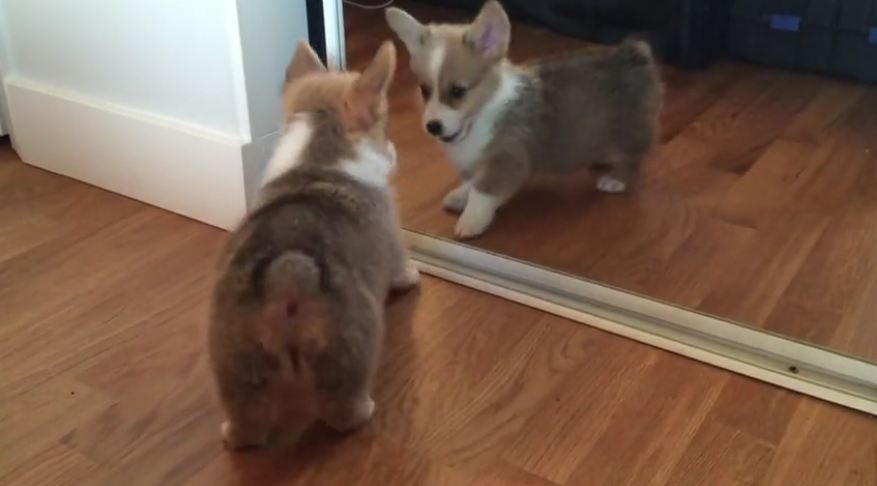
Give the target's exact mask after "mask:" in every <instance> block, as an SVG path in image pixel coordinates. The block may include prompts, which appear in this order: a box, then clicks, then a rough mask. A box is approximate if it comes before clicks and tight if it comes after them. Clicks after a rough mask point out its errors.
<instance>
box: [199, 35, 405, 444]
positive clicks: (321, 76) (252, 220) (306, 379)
mask: <svg viewBox="0 0 877 486" xmlns="http://www.w3.org/2000/svg"><path fill="white" fill-rule="evenodd" d="M394 66H395V56H394V51H393V48H392V45H391V44H385V45H384V46H383V47H382V49H381V50H380V51H379V53H378V55H377V56H376V59H375V61H374V62H373V63H372V65H371V66H369V68H368V69H366V70H365V71H364V72H363V74H362V75H358V74H356V73H328V72H326V71H325V69H324V68H323V67H322V65H321V64H320V63H319V60H318V59H317V58H316V55H314V54H313V52H312V51H311V50H310V49H309V48H307V47H305V46H302V47H300V48H299V51H298V52H297V54H296V58H295V60H294V61H293V63H292V64H291V65H290V68H289V71H288V74H287V75H288V81H289V83H290V84H289V85H288V86H287V89H286V93H285V105H286V115H287V117H286V119H287V125H286V130H287V133H285V134H284V140H285V142H284V143H285V145H284V143H282V144H281V147H282V150H281V149H278V151H277V155H276V157H275V158H274V159H272V170H271V172H270V173H269V178H268V180H267V181H266V185H265V186H264V187H263V188H262V190H261V191H260V197H259V203H258V204H257V206H256V207H255V209H254V210H253V211H252V212H251V213H250V214H248V215H247V217H246V218H245V220H244V221H243V223H242V224H241V226H240V227H239V228H238V229H237V230H236V231H234V232H233V233H232V235H231V236H230V238H229V241H228V244H227V248H226V251H225V253H224V255H223V257H222V258H221V259H220V262H219V271H220V276H219V278H218V279H217V282H216V286H215V289H214V293H213V299H212V301H211V316H210V327H209V348H210V349H209V351H210V357H211V362H212V365H213V370H214V374H215V377H216V382H217V385H218V389H219V395H220V398H221V402H222V405H223V408H224V410H225V412H226V415H227V417H228V422H227V423H226V424H225V425H224V426H223V428H222V431H223V437H224V439H225V441H226V444H227V445H228V446H230V447H232V448H239V447H247V446H260V445H264V444H265V443H266V442H267V440H268V437H269V434H270V433H271V432H272V431H273V430H274V429H275V428H277V426H278V425H279V423H280V422H281V421H286V420H290V419H298V421H302V422H308V421H310V420H312V419H315V418H316V419H322V420H323V421H325V422H326V423H328V424H329V425H331V426H333V427H335V428H338V429H344V430H346V429H349V428H351V427H355V426H357V425H359V424H361V423H362V422H364V421H365V420H367V419H368V418H369V417H370V415H371V413H372V410H373V408H374V403H373V402H372V400H371V398H370V387H371V380H372V375H373V373H374V370H375V367H376V364H377V354H378V351H379V349H380V340H381V336H382V334H383V307H382V305H383V302H384V299H385V297H386V295H387V293H388V292H389V290H390V289H391V288H392V287H393V286H394V285H397V283H402V282H404V283H406V284H407V283H410V282H412V276H411V274H410V269H411V267H410V265H409V263H408V261H407V257H406V254H405V250H404V247H403V245H402V242H401V240H400V238H399V232H398V224H397V221H396V216H395V210H394V208H393V201H392V192H391V191H390V189H389V180H388V179H389V176H390V175H391V173H392V167H393V166H394V164H395V150H394V149H393V148H392V145H391V144H390V142H389V140H388V139H387V136H386V125H387V120H386V116H387V114H386V92H387V89H388V87H389V83H390V80H391V78H392V72H393V69H394ZM287 158H294V159H295V160H287Z"/></svg>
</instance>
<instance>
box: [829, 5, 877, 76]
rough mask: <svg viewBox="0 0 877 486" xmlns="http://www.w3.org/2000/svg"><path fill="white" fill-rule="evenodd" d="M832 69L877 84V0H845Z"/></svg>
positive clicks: (838, 27) (842, 6)
mask: <svg viewBox="0 0 877 486" xmlns="http://www.w3.org/2000/svg"><path fill="white" fill-rule="evenodd" d="M831 71H832V72H834V73H837V74H839V75H843V76H848V77H853V78H856V79H860V80H862V81H867V82H869V83H877V0H844V1H843V2H842V3H841V6H840V13H839V14H838V23H837V36H836V39H835V49H834V55H833V56H832V60H831Z"/></svg>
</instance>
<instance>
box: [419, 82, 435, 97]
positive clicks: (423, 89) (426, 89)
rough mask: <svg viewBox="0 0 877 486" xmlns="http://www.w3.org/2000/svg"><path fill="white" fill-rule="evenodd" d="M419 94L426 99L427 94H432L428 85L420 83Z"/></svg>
mask: <svg viewBox="0 0 877 486" xmlns="http://www.w3.org/2000/svg"><path fill="white" fill-rule="evenodd" d="M420 94H422V95H423V99H425V100H428V99H429V96H430V95H431V94H432V90H431V89H430V88H429V86H427V85H425V84H421V85H420Z"/></svg>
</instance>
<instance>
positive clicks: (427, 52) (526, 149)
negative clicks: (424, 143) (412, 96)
mask: <svg viewBox="0 0 877 486" xmlns="http://www.w3.org/2000/svg"><path fill="white" fill-rule="evenodd" d="M387 20H388V22H389V23H390V26H391V28H393V30H394V31H395V32H396V33H397V34H398V35H399V37H400V39H402V40H403V41H404V43H405V45H406V47H407V48H408V50H409V52H410V53H411V68H412V70H413V71H414V73H415V74H416V75H417V77H418V79H419V80H420V83H421V84H422V85H424V88H425V89H424V93H425V95H426V96H425V97H426V98H427V99H426V100H425V104H424V105H425V111H424V124H428V123H430V122H431V121H432V122H436V121H438V122H440V125H441V127H442V128H443V130H442V132H441V133H439V134H436V135H437V136H441V137H442V138H443V140H444V141H445V142H446V143H445V144H444V147H445V149H446V151H447V152H448V155H449V158H450V159H451V161H452V162H453V163H454V165H455V166H456V168H457V171H458V173H459V175H460V177H461V178H462V179H463V185H461V187H460V188H458V189H455V190H454V191H453V192H452V193H450V194H449V195H448V197H447V198H446V199H445V207H446V208H448V209H450V210H453V211H462V213H463V214H462V216H461V219H460V221H458V224H457V229H456V234H457V236H458V237H463V238H466V237H472V236H477V235H478V234H481V233H482V232H483V231H484V230H486V229H487V226H488V225H489V224H490V221H491V220H492V217H493V212H494V211H495V210H496V209H497V208H498V207H499V206H501V205H502V204H503V203H505V202H506V201H507V200H508V199H509V198H511V197H512V196H513V195H514V194H515V193H516V192H517V191H518V190H519V189H520V188H521V186H522V185H523V184H524V182H525V181H526V180H527V179H528V178H529V177H530V176H531V175H533V174H538V173H555V174H557V173H561V174H562V173H568V172H571V171H576V170H580V169H583V168H600V169H606V170H607V175H606V176H604V177H603V178H601V179H599V180H598V188H599V189H600V190H604V191H607V192H618V191H620V190H623V189H625V188H626V187H627V186H628V185H629V184H630V183H631V182H632V180H633V178H634V176H635V175H636V173H637V171H638V168H639V166H640V164H641V162H642V161H643V159H644V158H645V157H646V156H647V154H648V153H649V151H650V149H651V147H652V145H653V143H654V139H655V134H656V133H657V130H658V115H659V112H660V108H661V98H662V87H661V83H660V79H659V75H658V72H657V67H656V65H655V62H654V59H653V57H652V53H651V50H650V48H649V47H648V45H647V44H645V43H643V42H638V41H627V42H625V43H622V44H621V45H619V46H615V47H594V48H591V49H587V50H584V51H581V52H576V53H572V54H568V55H565V56H558V57H555V58H552V59H544V60H541V61H537V62H534V63H531V64H527V65H523V66H516V65H514V64H512V63H510V62H509V61H508V60H507V59H506V58H505V56H506V51H507V49H508V44H509V41H510V29H511V25H510V23H509V20H508V17H507V16H506V14H505V12H504V11H503V9H502V7H501V6H500V4H499V2H497V1H495V0H489V1H488V2H487V3H485V5H484V7H483V8H482V10H481V12H480V13H479V15H478V16H477V17H476V19H475V20H474V21H473V23H471V24H468V25H444V24H429V25H423V24H420V23H419V22H418V21H417V20H416V19H414V18H413V17H411V16H410V15H408V14H407V13H405V12H403V11H401V10H399V9H388V10H387ZM437 60H440V63H438V62H437ZM437 64H440V66H438V68H439V69H438V70H437ZM436 71H438V72H436ZM454 85H457V86H463V87H465V88H466V91H465V96H464V97H462V98H460V97H459V96H458V97H453V96H451V95H450V90H451V87H452V86H454ZM503 86H504V87H505V89H504V88H503ZM501 96H506V98H501ZM500 99H502V100H507V102H503V103H499V104H498V101H497V100H500ZM491 103H493V104H494V105H497V104H498V106H499V108H494V112H493V114H492V115H491V114H488V113H486V112H487V111H488V110H487V109H486V107H487V106H490V104H491ZM489 116H494V118H491V120H494V122H493V123H492V124H489V127H490V129H486V128H484V129H482V130H480V131H478V130H476V129H475V128H473V127H477V126H478V125H479V123H480V124H481V126H482V127H483V126H485V123H486V122H484V121H483V120H485V119H487V118H488V117H489ZM434 128H435V127H434ZM447 132H451V133H447ZM467 137H469V138H468V139H467ZM471 137H483V140H480V141H479V140H473V139H472V138H471ZM482 142H483V143H482ZM469 146H472V147H474V148H471V147H469ZM470 159H471V160H470ZM471 193H475V194H476V195H477V197H476V198H474V200H473V198H470V197H469V196H470V194H471ZM473 204H474V205H480V206H479V207H473Z"/></svg>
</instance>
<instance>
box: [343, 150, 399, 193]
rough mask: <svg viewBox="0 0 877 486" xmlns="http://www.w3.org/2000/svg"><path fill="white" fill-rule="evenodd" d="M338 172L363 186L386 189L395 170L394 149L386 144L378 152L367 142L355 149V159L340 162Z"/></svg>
mask: <svg viewBox="0 0 877 486" xmlns="http://www.w3.org/2000/svg"><path fill="white" fill-rule="evenodd" d="M339 167H340V170H341V171H342V172H344V173H345V174H347V175H349V176H350V177H352V178H354V179H356V180H357V181H359V182H362V183H363V184H366V185H369V186H372V187H378V188H386V187H389V185H390V176H392V175H393V172H394V171H395V169H396V147H395V146H394V145H393V144H392V143H390V142H388V143H387V145H386V149H385V150H378V149H377V148H375V146H374V145H373V144H371V143H368V142H361V143H360V144H359V145H358V146H357V147H356V158H355V159H348V160H342V161H341V164H340V166H339Z"/></svg>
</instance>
